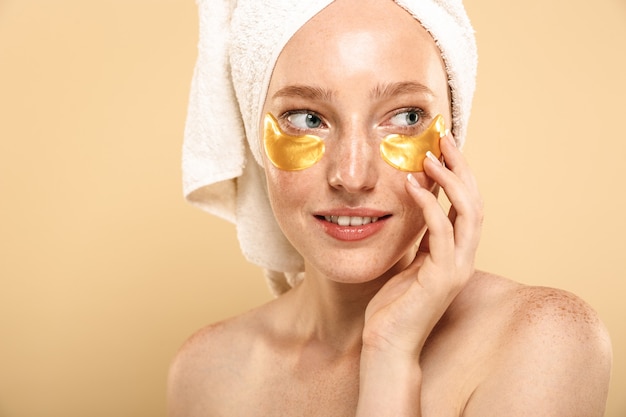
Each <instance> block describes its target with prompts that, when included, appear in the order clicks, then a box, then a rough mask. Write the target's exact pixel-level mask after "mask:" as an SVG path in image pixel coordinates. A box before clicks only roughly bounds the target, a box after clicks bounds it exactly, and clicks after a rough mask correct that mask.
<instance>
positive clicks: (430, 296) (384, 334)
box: [363, 134, 483, 358]
mask: <svg viewBox="0 0 626 417" xmlns="http://www.w3.org/2000/svg"><path fill="white" fill-rule="evenodd" d="M441 150H442V153H443V156H444V159H445V161H446V166H444V165H443V164H441V163H440V161H438V160H437V159H436V158H435V157H434V156H432V154H431V155H430V157H429V158H426V161H425V162H424V171H425V173H426V174H427V175H428V176H429V177H430V178H432V179H433V180H434V181H435V182H436V183H437V184H439V185H440V186H441V188H442V189H443V190H444V192H445V193H446V195H447V196H448V199H449V200H450V202H451V203H452V206H451V208H450V212H449V213H448V215H446V213H445V212H444V210H443V208H442V207H441V205H440V204H439V201H438V200H437V197H436V196H435V195H433V193H432V192H430V190H427V189H425V188H422V187H421V186H420V185H419V183H418V182H417V181H416V180H415V178H414V177H413V176H412V175H409V176H408V181H407V185H406V187H407V192H408V193H409V194H410V195H411V196H412V197H413V198H414V199H415V202H416V204H417V206H418V207H419V208H420V209H421V210H422V211H423V215H424V219H425V222H426V227H427V232H426V234H425V235H424V238H423V239H422V242H421V244H420V248H419V250H418V252H417V255H416V257H415V259H414V261H413V262H412V263H411V264H410V265H409V267H408V268H406V269H405V270H404V271H403V272H401V273H400V274H398V275H396V276H395V277H393V278H392V279H391V280H389V282H387V283H386V284H385V285H384V286H383V287H382V288H381V290H380V291H379V292H378V293H377V294H376V296H374V298H373V299H372V300H371V301H370V303H369V305H368V307H367V310H366V313H365V327H364V330H363V349H364V350H366V351H374V352H376V351H380V352H388V353H389V352H394V354H399V355H400V356H404V355H407V357H417V358H419V354H420V352H421V349H422V347H423V345H424V343H425V341H426V339H427V337H428V335H429V334H430V332H431V331H432V329H433V327H434V326H435V325H436V323H437V322H438V321H439V319H440V318H441V316H442V315H443V314H444V312H445V311H446V309H447V308H448V306H449V305H450V303H451V302H452V300H453V299H454V298H455V297H456V296H457V294H458V293H459V292H460V291H461V290H462V288H463V287H464V286H465V284H466V283H467V281H468V280H469V278H470V277H471V276H472V274H473V273H474V258H475V254H476V249H477V247H478V241H479V239H480V229H481V224H482V217H483V212H482V199H481V197H480V194H479V192H478V187H477V185H476V181H475V179H474V176H473V174H472V172H471V171H470V169H469V166H468V165H467V163H466V161H465V159H464V157H463V155H462V154H461V152H460V151H459V150H458V149H457V148H456V146H455V145H454V140H453V138H452V136H451V135H450V134H448V135H446V136H445V137H444V138H442V140H441Z"/></svg>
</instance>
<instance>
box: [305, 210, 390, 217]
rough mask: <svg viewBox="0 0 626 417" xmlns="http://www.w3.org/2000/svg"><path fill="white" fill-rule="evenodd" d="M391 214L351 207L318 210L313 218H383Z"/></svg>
mask: <svg viewBox="0 0 626 417" xmlns="http://www.w3.org/2000/svg"><path fill="white" fill-rule="evenodd" d="M390 214H391V213H389V212H387V211H382V210H377V209H372V208H363V207H361V208H352V207H337V208H332V209H328V210H320V211H318V212H316V213H314V215H315V216H322V217H324V216H349V217H378V218H380V217H384V216H389V215H390Z"/></svg>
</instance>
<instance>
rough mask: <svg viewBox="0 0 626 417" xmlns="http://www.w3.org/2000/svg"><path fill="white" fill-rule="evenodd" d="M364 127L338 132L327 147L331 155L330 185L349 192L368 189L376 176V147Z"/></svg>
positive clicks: (377, 157)
mask: <svg viewBox="0 0 626 417" xmlns="http://www.w3.org/2000/svg"><path fill="white" fill-rule="evenodd" d="M370 136H371V135H368V133H367V132H366V131H365V130H364V129H349V130H346V131H345V132H339V135H338V136H337V138H336V139H335V140H334V141H333V144H332V146H329V147H328V148H330V149H328V148H327V150H326V154H327V155H329V156H330V158H328V159H329V164H328V183H329V184H330V186H331V187H333V188H335V189H338V190H343V191H346V192H349V193H357V192H363V191H368V190H371V189H373V188H374V187H375V185H376V182H377V180H378V164H377V161H378V159H380V157H379V156H378V147H377V146H376V141H375V140H372V139H371V137H370Z"/></svg>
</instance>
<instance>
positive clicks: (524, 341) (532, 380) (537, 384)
mask: <svg viewBox="0 0 626 417" xmlns="http://www.w3.org/2000/svg"><path fill="white" fill-rule="evenodd" d="M474 285H476V289H474V291H476V292H478V293H479V294H491V295H493V294H497V297H487V298H488V299H491V300H492V301H491V303H492V304H491V306H492V307H488V310H490V311H491V314H498V315H499V317H501V319H500V321H499V325H498V328H499V330H498V337H497V347H498V348H497V350H494V354H493V356H491V358H490V359H489V365H488V367H487V368H488V369H489V371H488V372H487V373H486V375H485V378H484V379H483V381H482V382H481V383H480V384H479V386H478V387H477V388H476V390H475V392H474V394H473V395H472V399H471V400H470V402H469V403H468V405H467V408H466V412H465V414H464V415H466V416H472V415H481V416H491V415H493V416H496V415H508V416H517V415H520V416H521V415H535V414H542V415H544V414H545V415H548V414H549V415H567V416H602V415H603V414H604V407H605V402H606V396H607V391H608V382H609V375H610V368H611V362H612V352H611V343H610V339H609V335H608V333H607V330H606V328H605V326H604V325H603V323H602V321H601V320H600V319H599V317H598V315H597V313H596V312H595V311H594V310H593V308H591V307H590V306H589V305H588V304H587V303H586V302H585V301H583V300H582V299H581V298H580V297H578V296H576V295H574V294H572V293H570V292H567V291H564V290H560V289H555V288H548V287H537V286H526V285H521V284H517V283H513V282H511V281H508V280H505V279H503V278H500V277H497V276H494V275H490V274H486V273H479V276H478V278H477V283H476V284H474Z"/></svg>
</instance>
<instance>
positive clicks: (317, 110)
mask: <svg viewBox="0 0 626 417" xmlns="http://www.w3.org/2000/svg"><path fill="white" fill-rule="evenodd" d="M266 113H271V114H272V115H274V116H275V117H276V119H277V120H278V123H279V126H280V128H281V130H282V131H283V132H285V133H286V134H289V135H294V136H299V135H304V134H310V135H315V136H319V137H321V138H322V139H323V140H324V144H325V151H324V154H323V157H322V158H321V159H320V160H319V161H318V162H317V163H315V164H314V165H312V166H310V167H308V168H306V169H303V170H298V171H286V170H281V169H279V168H277V167H276V166H274V165H273V164H272V163H271V162H270V161H269V160H267V157H266V156H264V157H265V172H266V175H267V185H268V192H269V197H270V201H271V203H272V208H273V210H274V213H275V215H276V218H277V220H278V223H279V225H280V226H281V228H282V230H283V232H284V233H285V235H286V236H287V238H288V239H289V240H290V241H291V243H292V244H293V245H294V246H295V248H296V249H297V250H298V251H299V252H300V253H301V254H302V255H303V256H304V258H305V262H306V267H307V275H309V274H314V273H316V272H319V273H322V274H324V275H325V276H327V277H329V278H331V279H333V280H336V281H340V282H354V283H356V282H366V281H369V280H371V279H374V278H376V277H379V276H381V275H383V274H385V273H386V272H387V271H389V272H390V273H395V272H397V271H398V270H399V269H403V268H404V267H406V265H407V264H408V263H409V262H410V260H411V259H412V254H413V251H412V248H413V246H414V243H415V241H416V240H417V238H419V237H420V235H421V233H422V232H423V230H424V221H423V218H422V214H421V211H420V210H419V209H418V208H417V207H416V205H415V203H414V202H413V200H412V199H411V197H410V196H409V195H408V194H407V192H406V190H405V182H406V175H407V173H406V172H402V171H399V170H397V169H395V168H393V167H391V166H390V165H389V164H387V163H386V162H385V161H384V160H383V159H382V157H381V155H380V150H379V146H380V142H381V139H382V138H384V137H385V136H387V135H389V134H392V133H398V134H403V135H416V134H418V133H421V132H422V131H423V130H424V129H425V128H426V127H427V126H428V125H429V124H430V122H431V121H432V120H433V119H434V117H435V116H436V115H438V114H442V115H443V116H444V118H445V121H446V127H448V128H449V127H450V120H451V118H450V99H449V95H448V85H447V79H446V73H445V71H444V66H443V62H442V59H441V57H440V52H439V50H438V48H437V46H436V45H435V43H434V41H433V39H432V38H431V36H430V35H429V34H428V33H427V32H426V31H425V30H424V29H423V28H422V26H421V25H420V24H419V23H418V22H417V21H416V20H414V19H413V17H411V16H410V15H409V14H408V13H407V12H406V11H404V10H403V9H401V8H400V7H399V6H397V5H396V4H395V3H394V2H392V1H383V2H381V1H379V0H359V1H353V0H338V1H336V2H334V3H332V4H331V5H330V6H328V7H327V8H326V9H325V10H323V11H322V12H321V13H319V14H318V15H317V16H315V17H314V18H313V19H312V20H311V21H309V22H308V23H307V24H306V25H305V26H303V27H302V28H301V29H300V30H299V31H298V32H297V33H296V34H295V35H294V37H293V38H292V39H291V40H290V41H289V42H288V43H287V45H286V46H285V48H284V50H283V51H282V53H281V55H280V57H279V59H278V61H277V63H276V67H275V69H274V72H273V75H272V79H271V82H270V85H269V89H268V94H267V98H266V101H265V106H264V111H263V115H265V114H266ZM261 131H262V129H261ZM259 140H261V141H262V138H260V139H259ZM415 176H416V178H417V179H418V181H420V183H421V184H422V185H423V186H424V187H428V188H431V189H433V190H434V188H435V187H434V184H433V182H432V181H431V180H430V179H429V178H428V177H427V176H426V175H425V174H424V173H422V172H420V173H416V174H415Z"/></svg>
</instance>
